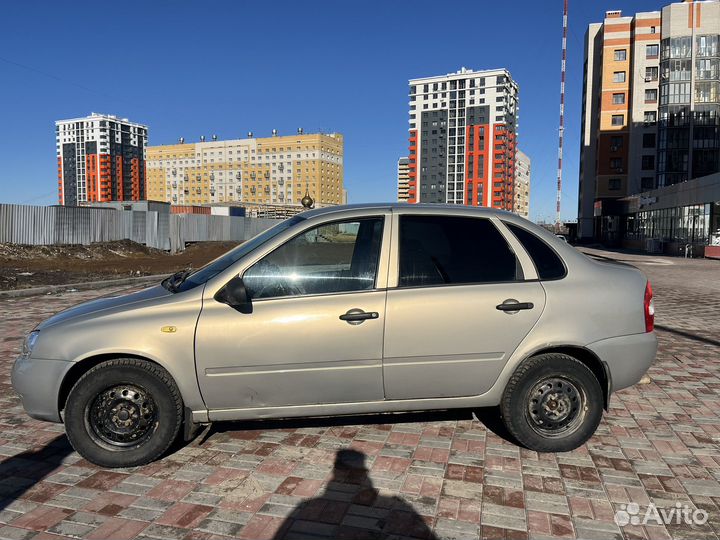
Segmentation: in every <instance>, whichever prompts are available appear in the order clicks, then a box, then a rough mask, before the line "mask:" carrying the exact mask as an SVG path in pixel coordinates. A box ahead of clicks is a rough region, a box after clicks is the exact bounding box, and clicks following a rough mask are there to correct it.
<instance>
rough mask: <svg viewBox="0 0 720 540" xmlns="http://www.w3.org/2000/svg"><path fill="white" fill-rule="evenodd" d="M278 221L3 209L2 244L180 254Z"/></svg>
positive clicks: (18, 207) (63, 209) (93, 210)
mask: <svg viewBox="0 0 720 540" xmlns="http://www.w3.org/2000/svg"><path fill="white" fill-rule="evenodd" d="M277 222H278V220H274V219H263V218H245V217H237V216H208V215H196V214H169V213H164V212H155V211H148V212H143V211H137V210H115V209H110V208H89V207H77V206H26V205H19V204H0V242H2V243H13V244H27V245H59V244H85V245H87V244H91V243H93V242H111V241H114V240H132V241H134V242H138V243H140V244H145V245H146V246H148V247H153V248H158V249H163V250H169V251H173V252H175V251H182V250H183V249H185V243H186V242H202V241H207V240H211V241H236V242H241V241H244V240H247V239H248V238H251V237H253V236H255V235H256V234H257V233H259V232H261V231H264V230H265V229H267V228H269V227H271V226H272V225H274V224H275V223H277Z"/></svg>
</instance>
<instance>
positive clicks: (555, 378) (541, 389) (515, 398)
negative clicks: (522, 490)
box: [500, 353, 603, 452]
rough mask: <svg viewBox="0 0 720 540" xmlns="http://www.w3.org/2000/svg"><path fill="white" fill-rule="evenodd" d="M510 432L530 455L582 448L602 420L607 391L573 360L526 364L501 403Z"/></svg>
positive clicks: (555, 357)
mask: <svg viewBox="0 0 720 540" xmlns="http://www.w3.org/2000/svg"><path fill="white" fill-rule="evenodd" d="M500 410H501V415H502V418H503V422H504V424H505V426H506V427H507V429H508V431H509V432H510V433H511V434H512V435H513V436H514V437H515V438H516V439H517V440H518V442H520V443H521V444H522V445H524V446H526V447H527V448H529V449H530V450H535V451H537V452H567V451H569V450H574V449H575V448H577V447H579V446H581V445H582V444H584V443H585V442H586V441H587V440H588V439H589V438H590V437H592V435H593V433H595V430H596V429H597V427H598V424H599V423H600V420H601V419H602V410H603V392H602V388H601V386H600V383H599V382H598V380H597V378H596V377H595V375H594V374H593V372H592V371H591V370H590V369H589V368H588V367H587V366H586V365H585V364H583V363H582V362H580V361H579V360H577V359H576V358H573V357H572V356H569V355H566V354H559V353H548V354H541V355H538V356H534V357H532V358H529V359H528V360H526V361H524V362H523V363H522V364H521V365H520V366H519V367H518V368H517V370H516V371H515V373H513V375H512V377H511V378H510V380H509V381H508V384H507V386H506V387H505V392H504V394H503V398H502V402H501V404H500Z"/></svg>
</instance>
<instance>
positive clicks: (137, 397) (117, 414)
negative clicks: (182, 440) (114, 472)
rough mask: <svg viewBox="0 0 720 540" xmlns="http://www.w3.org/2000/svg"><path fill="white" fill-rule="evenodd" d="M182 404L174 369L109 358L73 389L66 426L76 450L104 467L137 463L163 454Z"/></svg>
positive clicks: (179, 419)
mask: <svg viewBox="0 0 720 540" xmlns="http://www.w3.org/2000/svg"><path fill="white" fill-rule="evenodd" d="M182 411H183V404H182V399H181V397H180V391H179V390H178V388H177V385H176V384H175V381H173V379H172V377H171V376H170V374H169V373H168V372H167V371H166V370H165V369H163V368H162V367H160V366H158V365H157V364H153V363H151V362H146V361H143V360H139V359H136V358H120V359H115V360H108V361H106V362H102V363H100V364H98V365H97V366H94V367H93V368H91V369H90V370H88V371H87V373H85V374H84V375H83V376H82V377H80V379H79V380H78V381H77V382H76V383H75V385H74V386H73V387H72V389H71V390H70V394H69V395H68V399H67V402H66V404H65V415H64V417H65V431H66V433H67V436H68V439H69V440H70V443H71V444H72V445H73V447H74V448H75V450H77V452H78V453H79V454H80V455H81V456H83V457H84V458H85V459H87V460H88V461H91V462H92V463H95V464H96V465H100V466H103V467H134V466H137V465H144V464H146V463H149V462H150V461H153V460H155V459H157V458H158V457H160V456H161V455H162V454H163V453H165V451H166V450H167V449H168V448H169V446H170V445H171V444H172V442H173V441H174V440H175V438H176V437H177V435H178V432H179V430H180V424H181V422H182Z"/></svg>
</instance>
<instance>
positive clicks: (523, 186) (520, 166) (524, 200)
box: [513, 150, 531, 218]
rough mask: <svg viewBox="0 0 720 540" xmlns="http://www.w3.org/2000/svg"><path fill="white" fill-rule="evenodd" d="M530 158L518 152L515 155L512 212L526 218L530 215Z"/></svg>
mask: <svg viewBox="0 0 720 540" xmlns="http://www.w3.org/2000/svg"><path fill="white" fill-rule="evenodd" d="M530 168H531V161H530V157H529V156H528V155H527V154H525V153H524V152H522V151H520V150H518V151H517V153H516V154H515V186H513V187H514V196H515V208H514V209H513V212H515V213H516V214H517V215H519V216H522V217H524V218H527V217H528V216H529V215H530Z"/></svg>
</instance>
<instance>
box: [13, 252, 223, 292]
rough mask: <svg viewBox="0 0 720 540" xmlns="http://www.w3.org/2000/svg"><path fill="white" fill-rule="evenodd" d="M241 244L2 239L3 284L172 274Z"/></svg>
mask: <svg viewBox="0 0 720 540" xmlns="http://www.w3.org/2000/svg"><path fill="white" fill-rule="evenodd" d="M236 245H237V243H235V242H198V243H196V244H191V245H188V246H187V249H186V250H185V251H183V252H182V253H178V254H176V255H170V254H169V253H167V252H165V251H162V250H159V249H154V248H148V247H146V246H143V245H142V244H137V243H135V242H132V241H130V240H121V241H118V242H102V243H97V244H90V245H89V246H78V245H61V246H26V245H19V244H0V290H7V289H22V288H26V287H37V286H41V285H63V284H66V283H79V282H83V281H94V280H101V279H112V278H116V277H117V278H119V277H128V276H145V275H153V274H171V273H173V272H177V271H178V270H182V269H184V268H198V267H200V266H202V265H204V264H205V263H207V262H208V261H211V260H212V259H214V258H216V257H219V256H220V255H222V254H223V253H225V252H226V251H228V250H230V249H232V248H233V247H235V246H236Z"/></svg>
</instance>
